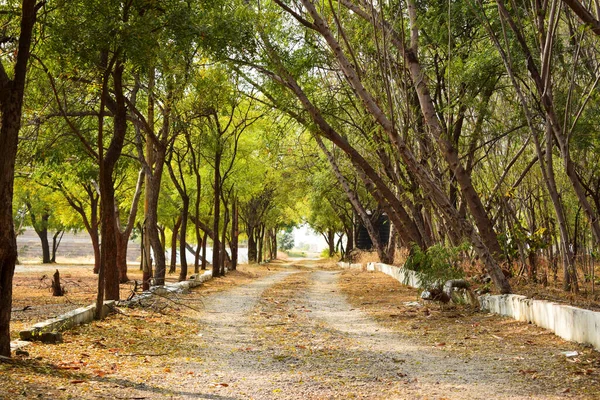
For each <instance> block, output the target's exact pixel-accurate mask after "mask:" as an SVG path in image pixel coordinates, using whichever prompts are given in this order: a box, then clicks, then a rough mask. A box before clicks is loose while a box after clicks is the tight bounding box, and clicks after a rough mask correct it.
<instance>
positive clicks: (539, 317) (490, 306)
mask: <svg viewBox="0 0 600 400" xmlns="http://www.w3.org/2000/svg"><path fill="white" fill-rule="evenodd" d="M338 266H340V267H341V268H350V269H359V270H362V271H371V272H374V271H378V272H383V273H384V274H386V275H389V276H391V277H392V278H394V279H396V280H397V281H399V282H400V283H402V284H404V285H407V286H410V287H413V288H418V287H420V280H419V278H418V275H417V273H415V272H414V271H411V270H408V269H406V268H402V267H396V266H393V265H387V264H382V263H376V262H370V263H368V264H367V265H366V267H365V266H363V265H362V264H350V263H346V262H339V263H338ZM478 299H479V305H480V308H481V310H483V311H487V312H491V313H494V314H499V315H503V316H507V317H510V318H513V319H515V320H517V321H523V322H529V323H532V324H535V325H537V326H539V327H541V328H544V329H548V330H550V331H552V332H554V334H555V335H557V336H559V337H561V338H563V339H565V340H570V341H573V342H578V343H582V344H587V345H591V346H593V347H594V349H596V350H598V351H600V312H596V311H591V310H584V309H582V308H577V307H573V306H569V305H564V304H559V303H554V302H551V301H546V300H535V299H530V298H528V297H525V296H521V295H517V294H501V295H490V294H485V295H482V296H479V297H478Z"/></svg>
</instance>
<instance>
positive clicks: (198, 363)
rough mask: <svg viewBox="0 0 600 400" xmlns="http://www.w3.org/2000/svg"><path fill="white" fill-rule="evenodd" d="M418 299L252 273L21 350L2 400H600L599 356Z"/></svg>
mask: <svg viewBox="0 0 600 400" xmlns="http://www.w3.org/2000/svg"><path fill="white" fill-rule="evenodd" d="M75 279H78V278H75ZM92 287H93V286H92ZM19 291H20V289H19V286H17V287H15V296H16V297H17V298H19V295H18V293H19ZM30 291H31V290H30ZM417 294H418V293H417V291H416V290H413V289H410V288H406V287H404V286H402V285H400V283H398V282H397V281H395V280H393V279H391V278H390V277H388V276H386V275H384V274H380V273H367V272H359V271H354V270H345V271H340V270H337V269H334V268H332V267H331V265H329V266H328V265H321V264H320V263H319V262H316V261H310V262H295V263H293V264H271V265H268V266H260V267H259V266H257V267H245V268H244V269H242V270H241V271H238V272H234V273H232V274H230V275H228V276H227V277H225V278H218V279H214V280H211V281H210V282H208V283H207V284H206V285H203V286H201V287H200V288H198V289H197V290H194V291H193V292H191V293H190V294H186V295H176V296H174V297H172V298H169V299H165V298H157V299H155V301H154V302H153V303H150V304H145V305H144V307H142V308H126V309H121V310H120V312H119V313H117V314H114V315H112V316H111V317H109V318H108V319H106V320H104V321H99V322H94V323H92V324H90V325H87V326H81V327H77V328H75V329H74V330H72V331H69V332H65V333H64V338H65V343H62V344H57V345H43V344H39V343H34V344H32V345H30V346H28V347H26V348H25V350H26V351H27V352H28V355H26V356H21V357H15V359H14V361H12V362H10V363H0V387H2V388H3V391H2V392H0V398H6V399H29V398H48V399H50V398H51V399H70V398H77V399H100V398H111V399H162V398H174V399H188V398H189V399H223V400H225V399H278V398H280V399H335V398H340V399H346V398H365V399H384V398H385V399H440V400H441V399H484V398H485V399H526V398H527V399H530V398H534V399H559V398H560V399H562V398H575V399H595V398H598V393H599V391H600V383H599V382H600V375H599V370H600V356H599V354H598V352H596V351H593V350H591V349H589V348H586V347H583V346H579V345H576V344H574V343H569V342H565V341H563V340H561V339H559V338H557V337H556V336H554V335H552V334H550V333H548V332H547V331H544V330H542V329H539V328H537V327H534V326H532V325H528V324H524V323H520V322H516V321H512V320H509V319H506V318H502V317H498V316H492V315H489V314H483V313H479V312H475V311H474V310H472V309H469V308H467V307H454V308H451V307H445V308H444V309H442V308H441V307H440V306H438V305H437V304H426V305H423V304H420V303H418V302H416V299H417V297H418V296H417ZM47 296H50V295H49V294H47ZM17 301H20V300H17ZM13 316H14V314H13ZM36 322H37V321H36ZM564 351H576V352H577V356H574V357H566V356H565V355H563V354H562V352H564ZM3 393H4V394H3ZM3 396H4V397H3Z"/></svg>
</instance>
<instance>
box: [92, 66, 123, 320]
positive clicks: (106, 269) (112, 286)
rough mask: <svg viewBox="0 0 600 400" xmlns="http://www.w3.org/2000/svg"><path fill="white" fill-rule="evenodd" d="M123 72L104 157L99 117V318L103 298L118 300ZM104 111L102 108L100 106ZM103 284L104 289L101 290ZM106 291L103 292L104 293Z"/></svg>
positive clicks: (117, 79)
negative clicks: (117, 201)
mask: <svg viewBox="0 0 600 400" xmlns="http://www.w3.org/2000/svg"><path fill="white" fill-rule="evenodd" d="M123 70H124V66H123V64H121V63H120V62H117V65H116V66H115V68H114V71H113V73H112V75H113V84H114V95H115V103H116V110H115V115H114V121H113V135H112V138H111V141H110V144H109V146H108V149H107V150H106V154H103V153H104V152H103V148H102V136H103V131H104V127H103V124H104V122H103V116H102V113H101V116H100V117H99V120H100V123H99V138H98V143H99V144H100V146H99V149H98V151H99V155H100V174H99V181H100V182H99V183H100V216H101V221H102V222H101V231H100V232H101V233H100V236H101V238H102V243H101V246H100V271H99V273H98V282H99V283H98V289H99V290H98V297H97V301H96V315H95V317H96V318H100V317H101V315H102V304H103V298H102V297H103V296H102V295H104V299H106V300H119V297H120V293H119V267H118V264H117V235H118V234H119V233H120V232H119V229H118V225H117V213H116V211H115V188H114V182H113V177H112V175H113V172H114V169H115V165H116V163H117V160H118V159H119V157H120V156H121V152H122V150H123V145H124V141H125V135H126V133H127V108H126V106H125V96H124V94H123ZM105 96H108V77H107V76H106V77H105V79H104V84H103V99H102V101H103V102H104V101H106V97H105ZM101 109H103V107H102V106H101ZM102 283H104V287H103V288H102ZM102 289H103V290H102Z"/></svg>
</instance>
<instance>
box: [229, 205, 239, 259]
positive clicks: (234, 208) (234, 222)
mask: <svg viewBox="0 0 600 400" xmlns="http://www.w3.org/2000/svg"><path fill="white" fill-rule="evenodd" d="M238 212H239V211H238V202H237V198H235V197H234V199H233V201H232V202H231V214H232V215H231V269H232V270H236V269H237V265H238V243H239V235H240V234H239V215H238Z"/></svg>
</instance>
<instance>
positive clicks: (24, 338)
mask: <svg viewBox="0 0 600 400" xmlns="http://www.w3.org/2000/svg"><path fill="white" fill-rule="evenodd" d="M226 272H227V269H226ZM211 278H212V270H207V271H205V272H204V273H202V274H197V275H193V279H190V280H187V281H183V282H177V283H173V284H168V285H166V286H156V287H153V288H152V290H151V292H145V293H143V294H142V295H140V296H144V295H146V296H150V295H152V293H153V292H157V294H160V292H161V291H163V292H165V293H166V292H173V291H177V292H188V291H189V289H192V288H195V287H197V286H200V285H201V284H202V283H204V282H206V281H208V280H209V279H211ZM163 294H164V293H163ZM116 304H117V303H116V302H115V301H114V300H109V301H105V302H104V306H103V309H102V316H103V317H105V316H107V315H108V314H109V313H110V312H111V311H112V309H113V308H114V307H115V305H116ZM95 311H96V304H90V305H89V306H87V307H81V308H77V309H75V310H72V311H69V312H67V313H65V314H62V315H59V316H58V317H56V318H51V319H48V320H46V321H43V322H39V323H37V324H35V325H33V326H32V327H31V328H27V329H24V330H22V331H21V332H19V337H20V339H21V340H14V341H12V342H11V351H14V350H17V349H20V348H22V347H25V346H27V345H28V344H29V343H30V342H32V341H46V340H48V341H49V342H52V343H53V342H56V341H61V340H62V337H61V335H60V333H59V332H62V331H65V330H67V329H70V328H72V327H74V326H76V325H82V324H87V323H90V322H92V321H93V320H94V313H95Z"/></svg>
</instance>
